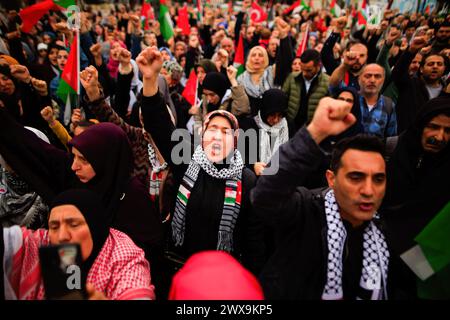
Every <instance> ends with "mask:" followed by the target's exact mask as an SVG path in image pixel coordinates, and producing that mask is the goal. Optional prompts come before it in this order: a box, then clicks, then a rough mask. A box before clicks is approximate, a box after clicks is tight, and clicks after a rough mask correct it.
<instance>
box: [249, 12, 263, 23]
mask: <svg viewBox="0 0 450 320" xmlns="http://www.w3.org/2000/svg"><path fill="white" fill-rule="evenodd" d="M250 19H251V20H253V21H256V22H259V20H261V12H259V11H258V10H256V9H253V10H252V11H250Z"/></svg>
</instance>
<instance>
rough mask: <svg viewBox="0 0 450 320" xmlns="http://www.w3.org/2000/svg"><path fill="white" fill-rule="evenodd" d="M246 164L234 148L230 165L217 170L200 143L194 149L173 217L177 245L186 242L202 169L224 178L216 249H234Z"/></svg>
mask: <svg viewBox="0 0 450 320" xmlns="http://www.w3.org/2000/svg"><path fill="white" fill-rule="evenodd" d="M243 167H244V164H243V161H242V158H241V155H240V153H239V151H235V154H234V156H233V158H232V161H231V164H230V167H229V168H227V169H222V170H220V171H219V170H217V168H216V167H214V165H213V164H212V163H211V162H210V161H209V160H208V159H207V157H206V155H205V153H204V151H203V149H202V147H201V146H198V147H197V149H196V150H195V153H194V155H193V156H192V160H191V162H190V163H189V167H188V169H187V170H186V173H185V174H184V177H183V180H182V182H181V184H180V188H179V189H178V194H177V200H176V204H175V213H174V217H173V220H172V238H173V240H174V242H175V245H176V246H182V245H183V242H184V234H185V225H186V207H187V203H188V201H189V198H190V196H191V192H192V188H193V187H194V184H195V181H196V180H197V178H198V173H199V172H200V169H203V170H204V171H205V172H206V173H207V174H209V175H210V176H212V177H214V178H216V179H225V180H226V182H225V199H224V205H223V211H222V217H221V220H220V225H219V233H218V242H217V250H222V251H226V252H231V251H232V250H233V231H234V227H235V225H236V221H237V218H238V216H239V212H240V209H241V195H242V182H241V179H242V169H243Z"/></svg>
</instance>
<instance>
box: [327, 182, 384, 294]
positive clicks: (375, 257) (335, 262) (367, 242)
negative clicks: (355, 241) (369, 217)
mask: <svg viewBox="0 0 450 320" xmlns="http://www.w3.org/2000/svg"><path fill="white" fill-rule="evenodd" d="M325 215H326V221H327V242H328V244H327V245H328V262H327V263H328V266H327V282H326V285H325V288H324V290H323V293H322V299H323V300H339V299H343V297H344V293H343V290H342V274H343V264H342V254H343V250H344V247H345V241H346V238H347V232H346V230H345V226H344V224H343V222H342V218H341V216H340V213H339V207H338V204H337V202H336V199H335V196H334V192H333V190H329V191H328V192H327V193H326V195H325ZM374 218H375V219H377V218H378V215H377V214H375V217H374ZM363 241H364V242H363V262H362V264H363V265H362V272H361V279H360V287H361V288H360V289H361V290H360V292H361V294H360V295H359V297H358V299H370V300H381V299H387V293H386V280H387V271H388V265H389V251H388V248H387V244H386V240H385V237H384V235H383V233H382V232H381V231H380V230H379V229H378V228H377V227H376V225H375V223H374V222H373V221H370V222H369V224H368V226H367V227H366V229H365V230H364V235H363Z"/></svg>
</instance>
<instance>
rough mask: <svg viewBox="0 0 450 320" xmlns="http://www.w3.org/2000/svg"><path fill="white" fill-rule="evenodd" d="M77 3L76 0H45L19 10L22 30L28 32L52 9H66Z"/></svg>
mask: <svg viewBox="0 0 450 320" xmlns="http://www.w3.org/2000/svg"><path fill="white" fill-rule="evenodd" d="M75 4H76V0H45V1H42V2H39V3H37V4H34V5H32V6H29V7H26V8H24V9H22V10H20V12H19V16H20V18H21V19H22V27H21V30H22V32H25V33H28V32H30V31H31V29H33V27H34V26H35V25H36V23H37V22H38V21H39V20H40V19H41V18H42V17H43V16H44V15H45V14H47V13H48V12H49V11H50V10H53V11H57V10H64V9H67V8H68V7H70V6H73V5H75Z"/></svg>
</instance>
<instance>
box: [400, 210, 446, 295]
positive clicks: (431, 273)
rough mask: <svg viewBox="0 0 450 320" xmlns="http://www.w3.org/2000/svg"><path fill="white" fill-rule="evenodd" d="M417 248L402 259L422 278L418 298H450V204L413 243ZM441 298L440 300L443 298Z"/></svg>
mask: <svg viewBox="0 0 450 320" xmlns="http://www.w3.org/2000/svg"><path fill="white" fill-rule="evenodd" d="M414 240H415V241H416V242H417V243H418V244H417V245H416V246H414V247H413V248H411V249H409V250H408V251H406V252H405V253H403V254H402V255H401V256H400V257H401V258H402V259H403V261H405V263H406V264H407V265H408V266H409V267H410V268H411V270H413V271H414V273H415V274H416V275H417V276H418V277H419V279H420V280H418V288H419V295H420V296H422V297H424V298H425V297H428V298H432V296H434V298H437V297H436V294H437V292H441V293H442V292H445V291H446V293H442V294H444V295H447V296H449V295H450V202H449V203H447V205H446V206H445V207H444V208H443V209H442V210H441V211H440V212H439V213H438V214H437V215H436V216H435V217H434V218H433V220H431V222H430V223H429V224H428V225H427V226H426V227H425V228H424V229H423V230H422V231H421V232H420V234H419V235H418V236H417V237H416V238H415V239H414ZM442 294H441V297H442Z"/></svg>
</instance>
